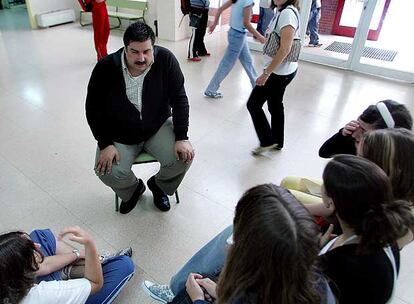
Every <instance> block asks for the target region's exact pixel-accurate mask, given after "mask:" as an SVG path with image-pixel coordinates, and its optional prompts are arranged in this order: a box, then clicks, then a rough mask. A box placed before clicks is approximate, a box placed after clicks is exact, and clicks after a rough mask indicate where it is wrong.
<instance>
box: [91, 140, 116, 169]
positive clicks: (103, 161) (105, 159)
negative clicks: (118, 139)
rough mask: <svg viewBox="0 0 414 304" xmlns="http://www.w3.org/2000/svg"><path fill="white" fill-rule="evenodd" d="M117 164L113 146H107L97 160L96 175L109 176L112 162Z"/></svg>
mask: <svg viewBox="0 0 414 304" xmlns="http://www.w3.org/2000/svg"><path fill="white" fill-rule="evenodd" d="M114 161H115V162H116V163H117V164H119V153H118V150H117V149H116V148H115V146H114V145H109V146H108V147H106V148H105V149H103V150H101V151H100V153H99V159H98V162H97V163H96V166H95V171H96V173H97V174H100V175H105V174H111V172H112V164H113V162H114Z"/></svg>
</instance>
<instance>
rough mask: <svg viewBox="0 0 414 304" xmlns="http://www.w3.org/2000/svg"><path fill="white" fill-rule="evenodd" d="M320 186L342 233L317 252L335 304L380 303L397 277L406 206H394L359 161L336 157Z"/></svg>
mask: <svg viewBox="0 0 414 304" xmlns="http://www.w3.org/2000/svg"><path fill="white" fill-rule="evenodd" d="M323 181H324V187H323V189H322V197H323V201H324V204H326V205H333V206H334V208H335V214H336V217H337V218H338V221H339V223H340V226H341V229H342V234H341V235H340V236H338V237H336V238H335V239H333V240H331V241H330V242H328V243H327V244H326V245H325V246H324V247H323V248H322V250H321V252H320V255H321V259H322V262H323V266H324V267H323V270H324V272H325V274H326V275H327V277H328V278H329V279H330V280H331V287H332V288H333V289H336V290H337V296H338V299H339V303H372V304H377V303H378V304H380V303H386V302H387V301H389V300H390V298H391V296H392V294H393V290H394V288H395V283H396V277H397V275H398V271H399V264H400V257H399V248H398V246H397V241H398V239H400V238H401V237H402V236H404V235H406V234H407V232H408V231H409V227H410V226H411V225H412V224H413V222H414V217H413V215H412V214H411V212H410V204H409V203H408V202H407V201H395V200H394V199H393V196H392V191H391V183H390V180H389V178H388V177H387V175H386V174H385V172H384V171H382V169H381V168H380V167H378V166H377V165H375V164H374V163H372V162H370V161H369V160H366V159H363V158H361V157H356V156H352V155H339V156H336V157H335V158H334V159H333V160H331V161H330V162H329V163H328V164H327V166H326V168H325V170H324V173H323Z"/></svg>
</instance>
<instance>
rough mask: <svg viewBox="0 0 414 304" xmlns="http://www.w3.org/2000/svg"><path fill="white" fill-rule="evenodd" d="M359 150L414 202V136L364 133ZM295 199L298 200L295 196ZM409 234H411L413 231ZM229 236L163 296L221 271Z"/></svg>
mask: <svg viewBox="0 0 414 304" xmlns="http://www.w3.org/2000/svg"><path fill="white" fill-rule="evenodd" d="M358 150H359V154H360V155H361V156H362V157H365V158H367V159H369V160H371V161H373V162H374V163H376V164H377V165H379V166H380V167H381V168H383V169H384V170H385V172H386V174H387V175H388V176H389V177H390V181H391V185H392V186H393V193H394V197H395V198H397V199H404V200H408V201H411V202H413V201H414V200H413V193H414V159H413V158H412V155H414V135H413V133H412V132H411V131H409V130H406V129H383V130H375V131H370V132H367V133H365V134H364V137H363V140H362V141H361V143H360V146H359V149H358ZM374 154H375V155H374ZM321 184H322V181H321V182H320V185H321ZM282 186H283V185H282ZM394 189H395V190H394ZM290 191H291V190H290ZM319 192H321V191H319ZM309 196H310V195H309ZM295 197H296V198H297V196H296V195H295ZM314 199H319V200H320V203H319V204H313V205H305V207H306V208H307V209H309V211H310V212H311V213H312V214H313V215H321V216H330V215H332V213H333V208H332V206H325V205H324V204H323V203H322V198H320V197H316V196H314ZM336 228H340V227H336ZM412 230H413V231H414V229H412ZM232 233H233V226H232V225H230V226H229V227H227V228H226V229H225V230H223V231H222V232H220V233H219V234H218V235H217V236H216V237H215V238H213V239H212V240H211V241H210V242H208V243H207V244H206V245H205V246H204V247H202V248H201V249H200V250H199V251H198V252H197V253H196V254H195V255H194V256H193V257H192V258H191V259H190V260H189V261H188V262H187V263H186V264H185V265H184V266H183V267H182V268H181V269H180V270H179V271H178V272H177V274H176V275H175V276H173V277H172V279H171V282H170V285H169V287H168V286H165V285H157V286H159V287H160V289H162V288H164V290H165V293H166V294H170V293H171V291H172V293H177V292H178V291H179V290H180V289H181V288H183V286H184V285H185V282H186V278H187V276H188V274H189V273H190V272H199V273H205V274H211V275H214V274H216V273H217V272H218V270H220V269H222V268H223V264H224V261H225V258H226V256H227V251H228V247H229V245H228V244H227V242H226V240H227V239H228V238H229V237H230V236H231V235H232ZM410 241H412V235H411V236H410V233H408V235H407V236H406V237H404V238H403V239H401V240H400V246H401V247H402V246H403V245H404V244H406V243H408V242H410ZM170 287H171V291H170ZM154 288H155V287H154Z"/></svg>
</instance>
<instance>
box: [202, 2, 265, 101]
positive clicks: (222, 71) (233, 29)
mask: <svg viewBox="0 0 414 304" xmlns="http://www.w3.org/2000/svg"><path fill="white" fill-rule="evenodd" d="M253 5H254V2H253V0H227V1H226V2H225V3H224V4H223V5H222V6H221V7H220V8H219V9H218V10H217V14H216V17H215V19H214V22H213V24H212V25H211V26H210V33H212V32H213V31H214V29H215V27H216V25H217V23H218V21H219V18H220V15H221V13H222V12H223V11H224V10H226V9H227V8H229V7H231V16H230V30H229V32H228V41H229V45H228V46H227V49H226V52H225V54H224V57H223V59H221V62H220V64H219V66H218V68H217V71H216V73H215V74H214V76H213V78H212V79H211V81H210V83H209V85H208V86H207V88H206V90H205V91H204V96H206V97H209V98H221V97H223V95H222V94H221V93H220V92H218V89H219V87H220V84H221V82H222V81H223V80H224V78H226V76H227V75H228V74H229V73H230V71H231V70H232V68H233V67H234V65H235V64H236V61H237V59H239V60H240V63H241V64H242V65H243V68H244V70H245V71H246V73H247V75H248V76H249V79H250V83H251V84H252V87H254V86H255V85H256V78H257V72H256V70H255V68H254V66H253V59H252V55H251V54H250V51H249V47H248V45H247V41H246V30H247V31H249V32H250V33H252V34H253V36H255V37H256V38H257V39H258V40H259V41H260V42H261V43H264V42H265V38H264V37H263V35H261V34H260V33H259V32H258V31H257V30H256V29H255V28H254V27H253V26H252V24H251V23H250V19H251V15H252V7H253Z"/></svg>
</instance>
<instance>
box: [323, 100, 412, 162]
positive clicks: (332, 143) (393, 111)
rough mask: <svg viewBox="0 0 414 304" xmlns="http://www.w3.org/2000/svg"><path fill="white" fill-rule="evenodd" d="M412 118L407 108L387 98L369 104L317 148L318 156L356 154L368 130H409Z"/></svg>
mask: <svg viewBox="0 0 414 304" xmlns="http://www.w3.org/2000/svg"><path fill="white" fill-rule="evenodd" d="M412 125H413V120H412V117H411V114H410V112H409V111H408V109H407V108H406V107H405V106H404V105H403V104H400V103H398V102H396V101H393V100H390V99H387V100H383V101H380V102H378V103H377V104H375V105H370V106H369V107H368V108H366V109H365V110H364V112H362V114H361V115H360V116H359V117H358V119H357V120H352V121H350V122H349V123H347V124H346V125H345V127H343V128H341V129H340V130H339V132H338V133H336V134H335V135H333V136H332V137H331V138H329V139H328V140H327V141H326V142H325V143H324V144H323V145H322V146H321V148H320V149H319V156H320V157H323V158H330V157H332V156H334V155H336V154H354V155H355V154H356V146H357V145H358V143H359V142H360V140H361V138H362V135H363V134H364V133H365V132H366V131H369V130H377V129H387V128H405V129H409V130H411V128H412Z"/></svg>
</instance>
